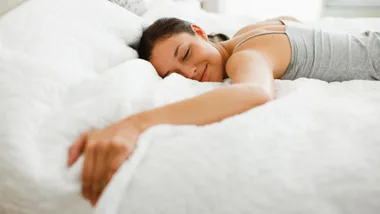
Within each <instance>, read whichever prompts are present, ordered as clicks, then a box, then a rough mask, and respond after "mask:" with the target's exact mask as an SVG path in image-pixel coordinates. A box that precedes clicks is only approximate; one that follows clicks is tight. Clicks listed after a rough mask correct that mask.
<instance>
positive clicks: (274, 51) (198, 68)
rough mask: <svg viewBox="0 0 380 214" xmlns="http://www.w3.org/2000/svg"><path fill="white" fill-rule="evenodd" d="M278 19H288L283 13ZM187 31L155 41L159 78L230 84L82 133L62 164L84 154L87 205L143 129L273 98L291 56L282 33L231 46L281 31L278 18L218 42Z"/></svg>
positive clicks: (212, 116) (215, 117)
mask: <svg viewBox="0 0 380 214" xmlns="http://www.w3.org/2000/svg"><path fill="white" fill-rule="evenodd" d="M281 19H288V20H294V19H293V18H289V17H281ZM192 29H193V30H194V32H195V34H196V35H195V36H194V35H190V34H188V33H180V34H177V35H174V36H172V37H170V38H168V39H165V40H159V41H157V42H156V44H155V46H154V48H153V51H152V57H151V60H150V62H151V63H152V65H153V66H154V67H155V68H156V70H157V72H158V74H159V75H160V76H162V77H164V76H167V75H170V74H171V73H174V72H176V73H178V74H181V75H183V76H184V77H186V78H189V79H193V80H196V81H204V82H221V81H223V79H224V78H226V77H228V78H230V79H231V80H232V83H233V84H232V85H229V86H225V87H221V88H218V89H215V90H213V91H210V92H207V93H204V94H202V95H199V96H197V97H194V98H190V99H187V100H184V101H181V102H177V103H173V104H169V105H166V106H163V107H159V108H155V109H152V110H149V111H145V112H141V113H138V114H135V115H132V116H130V117H128V118H125V119H123V120H121V121H119V122H117V123H115V124H113V125H111V126H108V127H106V128H104V129H102V130H95V131H90V132H87V133H84V134H82V135H81V136H80V137H79V138H78V139H77V140H76V142H75V143H74V144H72V145H71V147H70V149H69V159H68V165H69V166H72V165H73V164H74V163H75V162H76V161H77V159H78V158H79V156H80V155H82V154H83V155H84V166H83V170H82V195H83V196H84V198H86V199H87V200H89V201H90V202H91V204H92V205H95V204H96V202H97V201H98V199H99V197H100V195H101V193H102V192H103V190H104V188H105V187H106V185H107V184H108V183H109V181H110V180H111V178H112V176H113V175H114V173H115V172H116V171H117V170H118V169H119V167H120V166H121V165H122V164H123V163H124V161H125V160H127V159H128V157H129V156H130V155H131V154H132V152H133V150H134V149H135V147H136V144H137V140H138V137H139V135H140V134H141V133H142V132H144V131H145V130H147V129H148V128H150V127H152V126H155V125H159V124H173V125H185V124H193V125H206V124H210V123H214V122H218V121H221V120H223V119H225V118H227V117H230V116H233V115H236V114H240V113H243V112H245V111H247V110H249V109H251V108H253V107H256V106H259V105H263V104H265V103H267V102H269V101H271V100H273V99H274V79H276V78H280V77H281V76H282V75H283V74H284V72H285V71H286V69H287V67H288V65H289V63H290V60H291V46H290V43H289V40H288V38H287V36H286V35H285V34H269V35H262V36H258V37H255V38H253V39H250V40H248V41H246V42H245V43H244V44H243V45H241V46H240V47H238V48H237V49H236V50H235V52H233V50H234V47H235V46H236V45H237V44H238V43H239V42H240V41H242V40H243V39H245V38H247V37H248V36H250V35H254V34H257V33H261V32H266V31H280V32H284V30H285V27H284V26H283V24H282V23H281V22H280V21H277V20H268V21H264V22H261V23H258V24H255V25H250V26H247V27H245V28H243V29H241V30H239V31H238V32H237V33H236V34H235V35H234V36H233V37H232V38H231V39H230V40H228V41H225V42H222V43H211V42H209V41H208V39H207V35H206V33H205V32H204V31H203V30H202V29H201V28H200V27H198V26H196V25H192ZM178 47H179V48H178ZM177 48H178V53H177V55H176V56H175V52H176V49H177ZM189 48H190V49H189ZM186 55H187V56H186ZM185 56H186V57H185ZM206 68H207V69H206ZM203 74H205V75H203ZM202 77H204V78H203V79H202ZM226 97H228V99H226Z"/></svg>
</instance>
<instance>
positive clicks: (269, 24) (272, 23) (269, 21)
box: [233, 16, 300, 37]
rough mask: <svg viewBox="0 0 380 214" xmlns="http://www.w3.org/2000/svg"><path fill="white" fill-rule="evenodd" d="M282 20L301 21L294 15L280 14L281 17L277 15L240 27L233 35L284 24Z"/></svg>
mask: <svg viewBox="0 0 380 214" xmlns="http://www.w3.org/2000/svg"><path fill="white" fill-rule="evenodd" d="M280 20H288V21H293V22H300V20H298V19H297V18H295V17H292V16H279V17H276V18H272V19H267V20H264V21H260V22H257V23H255V24H252V25H248V26H246V27H244V28H242V29H240V30H239V31H238V32H236V33H235V35H234V36H233V37H236V36H239V35H241V34H245V33H247V32H249V31H252V30H256V29H261V28H267V27H273V26H281V25H284V24H283V23H282V22H281V21H280Z"/></svg>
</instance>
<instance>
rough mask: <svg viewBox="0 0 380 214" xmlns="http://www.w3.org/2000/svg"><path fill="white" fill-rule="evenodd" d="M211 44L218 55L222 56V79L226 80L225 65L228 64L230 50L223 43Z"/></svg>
mask: <svg viewBox="0 0 380 214" xmlns="http://www.w3.org/2000/svg"><path fill="white" fill-rule="evenodd" d="M211 44H212V45H213V46H214V47H215V48H216V50H218V51H219V53H220V55H221V56H222V62H223V68H224V69H223V79H226V78H228V75H227V73H226V64H227V62H228V59H229V58H230V57H231V55H232V50H230V49H229V46H228V45H226V44H225V42H218V43H212V42H211Z"/></svg>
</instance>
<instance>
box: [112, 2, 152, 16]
mask: <svg viewBox="0 0 380 214" xmlns="http://www.w3.org/2000/svg"><path fill="white" fill-rule="evenodd" d="M109 1H111V2H114V3H116V4H118V5H120V6H121V7H124V8H125V9H127V10H129V11H131V12H132V13H134V14H136V15H139V16H140V15H142V14H144V13H145V12H146V11H147V9H148V8H147V0H109Z"/></svg>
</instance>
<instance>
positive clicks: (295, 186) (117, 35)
mask: <svg viewBox="0 0 380 214" xmlns="http://www.w3.org/2000/svg"><path fill="white" fill-rule="evenodd" d="M181 4H187V3H179V5H170V6H167V7H166V8H164V9H162V8H158V6H156V7H155V8H154V9H152V10H151V11H150V12H149V13H148V14H146V15H145V21H147V22H150V21H151V20H153V19H154V17H158V16H162V14H168V12H167V11H166V10H170V11H171V12H172V13H173V11H177V13H178V14H181V15H182V16H183V15H186V14H187V15H189V16H190V14H193V16H194V17H193V19H194V20H199V22H203V24H202V25H203V26H204V27H205V28H206V29H208V30H210V31H217V30H218V29H217V27H218V26H221V27H220V31H222V32H225V33H227V34H231V32H232V31H233V30H232V29H234V28H237V27H238V26H241V25H244V24H246V23H248V22H249V21H252V20H253V18H249V17H245V18H242V17H235V18H236V19H235V18H234V17H228V18H229V20H228V21H230V22H233V21H234V20H235V21H236V25H234V26H233V27H231V28H229V29H227V27H226V26H225V25H222V24H224V22H225V20H226V16H221V15H220V16H216V15H213V14H207V13H204V12H202V11H198V9H197V8H196V7H193V6H190V5H189V6H188V7H186V10H185V9H183V8H184V5H181ZM189 4H190V3H189ZM173 15H177V14H173ZM202 17H203V18H202ZM142 23H143V20H141V19H140V18H139V17H136V16H133V15H131V14H130V13H128V12H126V11H125V10H123V9H121V8H119V7H117V6H115V5H112V4H110V3H108V2H107V1H103V0H80V1H78V0H65V1H59V0H29V1H27V2H26V3H24V4H23V5H21V6H20V7H18V8H17V9H15V10H13V11H11V12H9V13H7V14H6V15H4V16H3V17H0V117H1V118H2V123H1V127H0V128H1V129H0V174H1V176H0V213H39V214H45V213H46V214H47V213H70V214H72V213H74V214H75V213H91V212H92V211H93V210H92V209H91V208H90V206H89V204H88V203H87V202H86V201H85V200H83V199H82V198H81V196H80V179H79V175H80V169H81V164H82V163H81V161H79V162H78V163H77V164H76V165H74V167H72V168H70V169H68V168H67V167H66V161H67V148H68V147H69V145H70V144H71V143H72V142H73V140H74V139H75V138H76V137H77V136H78V134H79V133H81V132H82V131H84V130H87V129H89V128H101V127H104V126H106V125H108V124H111V123H113V122H115V121H117V120H120V119H122V118H124V117H126V116H128V115H130V114H133V113H135V112H138V111H142V110H145V109H149V108H152V107H154V106H159V105H164V104H166V103H169V102H173V101H177V100H180V99H184V98H186V97H191V96H195V95H197V94H199V93H203V92H205V91H208V90H212V89H213V88H216V87H220V86H221V85H220V84H212V83H209V84H204V83H202V84H201V83H198V82H194V81H191V80H187V79H184V78H182V77H181V76H178V75H171V76H170V77H169V78H167V79H165V80H161V79H160V78H159V77H158V76H157V75H156V73H155V71H154V69H153V68H152V66H151V65H150V64H149V63H147V62H143V61H140V60H130V59H134V58H136V53H135V51H133V50H132V49H131V48H129V47H128V46H127V45H126V44H128V43H131V42H134V41H136V39H138V37H139V35H140V33H141V31H140V29H141V25H142ZM317 24H318V25H321V26H323V27H328V28H330V29H334V30H336V29H337V27H339V29H344V28H345V30H349V31H360V30H363V29H369V28H374V27H375V26H379V24H380V21H379V19H367V20H364V19H360V20H359V19H358V20H341V19H327V20H325V21H322V22H319V23H317ZM276 86H277V91H276V93H277V99H276V100H275V101H272V102H270V103H268V104H266V105H264V106H261V107H257V108H255V109H252V110H250V111H248V112H246V113H244V114H241V115H238V116H235V117H232V118H229V119H226V120H224V121H222V122H220V123H215V124H212V125H208V126H204V127H196V126H168V125H164V126H157V127H154V128H152V129H150V130H148V131H147V132H146V133H144V134H143V135H142V136H141V137H140V139H139V143H138V148H137V150H136V151H135V153H134V154H133V156H132V158H131V159H130V160H129V161H127V162H126V163H125V164H124V165H123V166H122V168H121V169H120V170H119V172H118V173H117V174H116V176H114V179H113V180H112V181H111V183H110V185H109V186H108V188H107V190H106V191H105V192H104V195H103V196H102V198H101V200H100V201H99V203H98V206H97V207H96V209H95V210H94V211H95V212H96V213H107V214H112V213H115V214H116V213H133V214H139V213H141V214H149V213H168V214H180V213H197V214H199V213H205V214H206V213H207V214H209V213H265V214H270V213H329V214H330V213H331V214H338V213H345V214H346V213H371V214H372V213H378V210H380V186H379V183H380V155H379V154H380V135H379V134H378V129H379V125H380V111H379V110H380V93H379V92H380V84H379V83H378V82H368V81H351V82H345V83H331V84H328V83H325V82H322V81H318V80H307V79H300V80H297V81H277V82H276Z"/></svg>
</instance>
